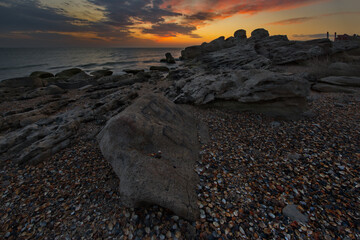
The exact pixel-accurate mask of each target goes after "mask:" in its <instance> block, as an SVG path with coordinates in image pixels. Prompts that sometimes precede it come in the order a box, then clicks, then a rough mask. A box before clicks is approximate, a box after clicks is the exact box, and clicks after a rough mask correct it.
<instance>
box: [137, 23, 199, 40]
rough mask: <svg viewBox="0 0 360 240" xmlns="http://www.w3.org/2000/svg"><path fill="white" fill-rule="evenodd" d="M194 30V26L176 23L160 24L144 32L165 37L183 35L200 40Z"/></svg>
mask: <svg viewBox="0 0 360 240" xmlns="http://www.w3.org/2000/svg"><path fill="white" fill-rule="evenodd" d="M194 30H196V27H194V26H186V25H179V24H176V23H159V24H155V25H152V27H151V28H147V29H143V31H142V32H143V33H150V34H154V35H158V36H164V37H176V36H177V34H183V35H189V36H191V37H193V38H200V36H199V35H196V34H193V33H192V32H193V31H194Z"/></svg>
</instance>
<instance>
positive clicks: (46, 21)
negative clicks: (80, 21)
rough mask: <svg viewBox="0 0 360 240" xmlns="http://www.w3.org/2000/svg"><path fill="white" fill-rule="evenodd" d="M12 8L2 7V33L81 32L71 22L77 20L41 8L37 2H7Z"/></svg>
mask: <svg viewBox="0 0 360 240" xmlns="http://www.w3.org/2000/svg"><path fill="white" fill-rule="evenodd" d="M3 1H4V2H5V3H7V2H9V5H10V6H11V7H3V6H1V5H0V29H1V32H10V31H80V30H81V28H80V27H78V26H74V25H72V24H70V23H68V22H69V21H73V20H75V19H73V18H69V17H66V16H63V15H59V14H57V13H55V12H54V11H51V10H46V9H42V8H39V7H38V6H37V4H36V2H35V1H31V0H29V1H27V2H22V1H21V2H19V1H6V0H3Z"/></svg>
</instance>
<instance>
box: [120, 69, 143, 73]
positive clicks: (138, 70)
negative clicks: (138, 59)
mask: <svg viewBox="0 0 360 240" xmlns="http://www.w3.org/2000/svg"><path fill="white" fill-rule="evenodd" d="M123 71H124V72H126V73H130V74H138V73H140V72H144V69H124V70H123Z"/></svg>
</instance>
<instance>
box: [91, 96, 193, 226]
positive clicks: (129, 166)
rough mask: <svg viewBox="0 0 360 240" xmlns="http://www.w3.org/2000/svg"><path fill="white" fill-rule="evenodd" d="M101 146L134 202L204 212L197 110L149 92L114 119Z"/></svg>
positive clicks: (127, 201)
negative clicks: (199, 198)
mask: <svg viewBox="0 0 360 240" xmlns="http://www.w3.org/2000/svg"><path fill="white" fill-rule="evenodd" d="M98 140H99V144H100V149H101V151H102V153H103V155H104V156H105V158H106V159H107V160H108V161H109V162H110V163H111V165H112V167H113V169H114V171H115V173H116V174H117V176H118V177H119V179H120V195H121V201H122V203H123V204H124V205H125V206H128V207H140V206H144V205H145V206H146V205H153V204H157V205H159V206H162V207H165V208H167V209H169V210H171V211H173V212H174V213H175V214H177V215H179V216H181V217H184V218H186V219H189V220H195V219H196V218H198V216H199V209H198V207H197V203H196V201H197V196H196V184H197V183H198V176H197V175H196V173H195V171H194V164H195V161H196V160H197V159H198V154H199V143H198V138H197V124H196V121H195V120H194V118H193V116H192V115H191V114H189V112H188V111H186V110H185V109H183V108H182V107H180V106H178V105H175V104H174V103H173V102H171V101H169V100H168V99H167V98H164V97H162V96H158V95H146V96H144V97H142V98H140V99H138V100H137V101H136V102H135V103H134V104H132V105H131V106H130V107H128V108H127V109H126V110H124V111H123V112H121V113H120V114H118V115H117V116H115V117H113V118H112V119H110V120H109V122H108V123H107V125H106V126H105V128H104V129H103V130H102V131H101V132H100V134H99V136H98Z"/></svg>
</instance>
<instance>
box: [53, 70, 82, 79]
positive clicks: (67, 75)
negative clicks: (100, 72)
mask: <svg viewBox="0 0 360 240" xmlns="http://www.w3.org/2000/svg"><path fill="white" fill-rule="evenodd" d="M81 72H82V70H81V69H80V68H71V69H67V70H64V71H62V72H59V73H57V74H55V77H58V78H70V77H72V76H75V75H76V74H79V73H81Z"/></svg>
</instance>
